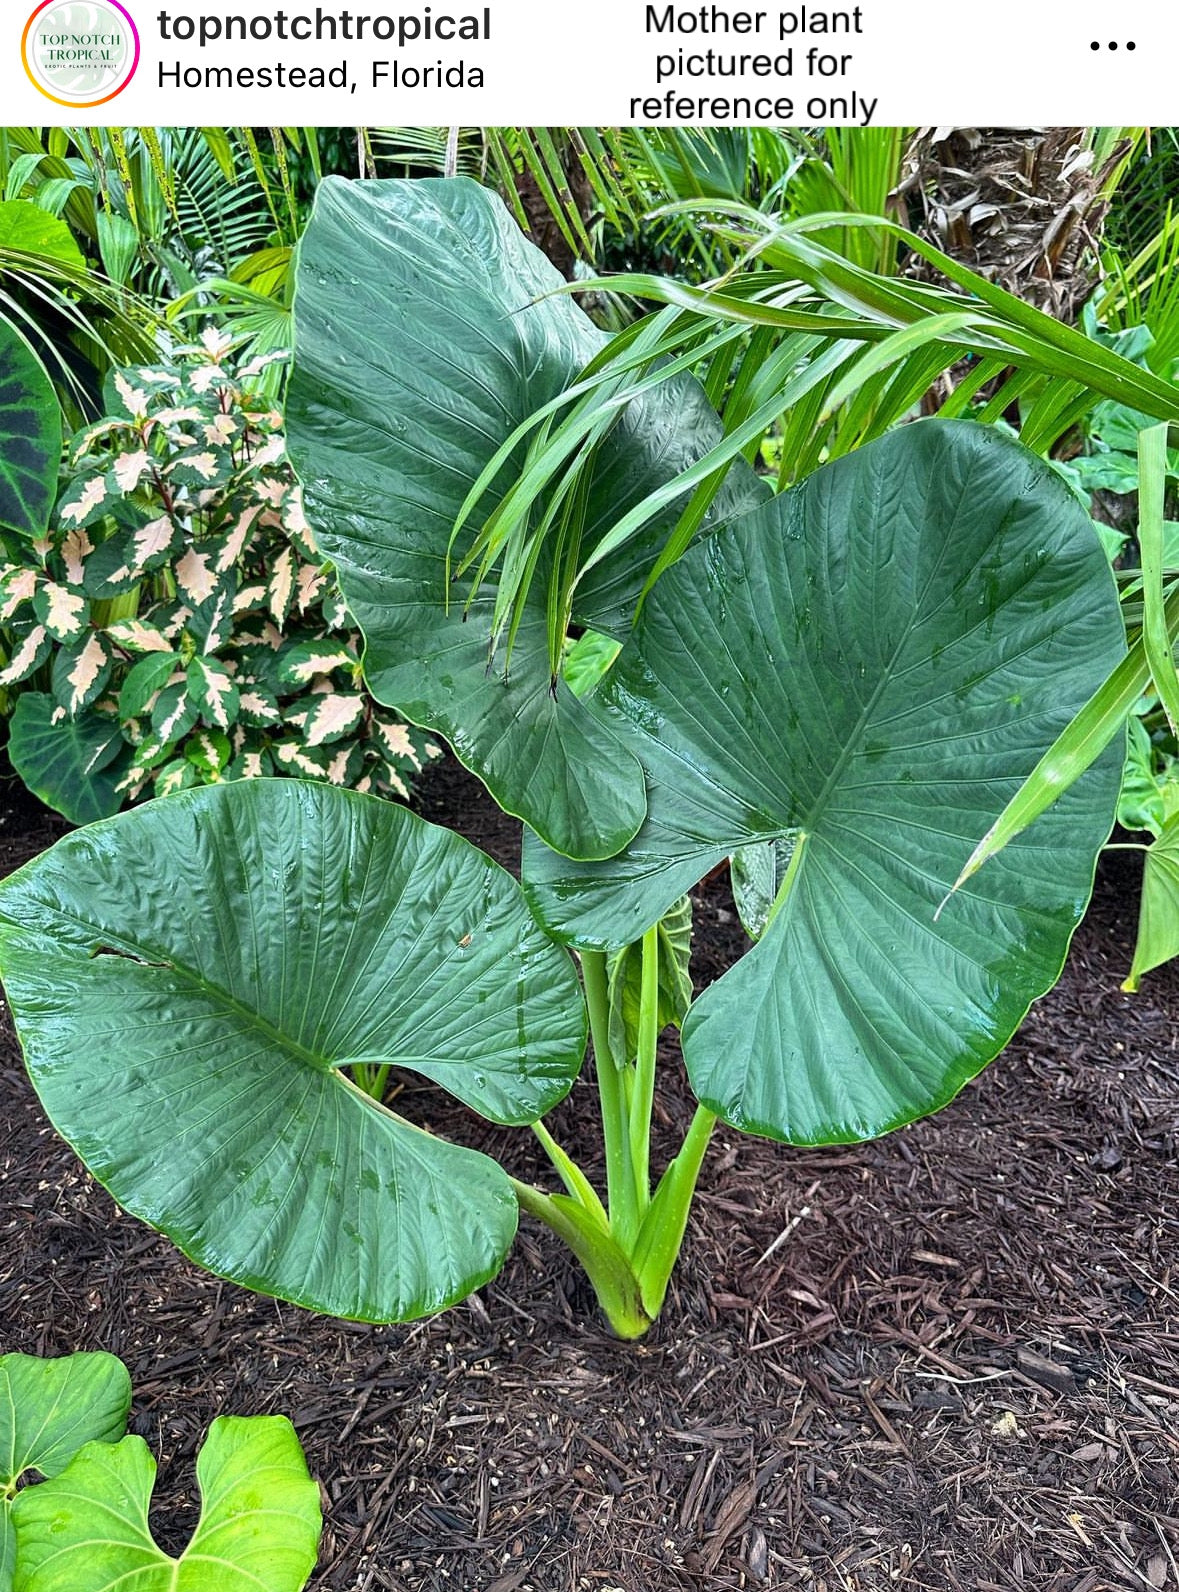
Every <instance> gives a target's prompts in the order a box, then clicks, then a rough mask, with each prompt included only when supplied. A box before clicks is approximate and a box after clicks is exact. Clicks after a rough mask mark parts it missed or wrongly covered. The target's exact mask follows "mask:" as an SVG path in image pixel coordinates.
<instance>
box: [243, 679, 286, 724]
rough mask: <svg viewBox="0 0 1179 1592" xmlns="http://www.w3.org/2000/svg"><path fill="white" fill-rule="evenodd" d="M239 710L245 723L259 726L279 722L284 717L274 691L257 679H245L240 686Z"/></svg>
mask: <svg viewBox="0 0 1179 1592" xmlns="http://www.w3.org/2000/svg"><path fill="white" fill-rule="evenodd" d="M238 711H239V713H240V715H241V719H242V722H243V723H244V724H252V725H254V726H256V727H257V728H262V727H263V726H265V725H268V724H277V723H278V722H279V721H280V719H281V718H282V714H281V712H280V711H279V706H278V703H277V701H276V700H275V698H274V695H273V693H272V692H270V691H268V690H267V689H266V687H265V686H264V685H259V684H258V683H257V681H248V682H245V681H243V683H242V684H241V685H240V686H239V687H238Z"/></svg>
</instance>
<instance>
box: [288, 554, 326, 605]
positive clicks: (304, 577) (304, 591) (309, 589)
mask: <svg viewBox="0 0 1179 1592" xmlns="http://www.w3.org/2000/svg"><path fill="white" fill-rule="evenodd" d="M327 583H328V578H327V574H326V572H325V571H324V570H323V569H320V568H318V567H317V566H316V565H315V564H300V565H299V581H298V595H297V597H296V599H295V606H296V607H297V608H298V610H299V612H300V613H301V614H305V613H306V612H307V610H308V609H309V608H310V607H311V605H312V604H313V603H315V602H317V601H318V600H319V598H320V597H321V596H322V595H323V592H324V590H325V589H326V587H327Z"/></svg>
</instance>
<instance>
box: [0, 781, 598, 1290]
mask: <svg viewBox="0 0 1179 1592" xmlns="http://www.w3.org/2000/svg"><path fill="white" fill-rule="evenodd" d="M0 963H2V968H3V975H4V980H5V985H6V988H7V992H8V999H9V1002H10V1005H11V1007H12V1010H13V1014H14V1017H15V1019H16V1024H17V1028H18V1031H19V1033H20V1036H21V1039H22V1042H23V1044H24V1047H25V1054H26V1057H27V1059H28V1065H29V1071H30V1073H31V1074H32V1077H33V1081H34V1083H35V1085H36V1087H37V1090H38V1092H39V1094H40V1095H41V1099H42V1101H43V1103H44V1105H45V1108H46V1110H47V1111H48V1113H49V1116H50V1117H51V1119H52V1120H53V1122H54V1124H55V1126H56V1127H57V1128H58V1130H59V1131H60V1132H61V1133H62V1134H63V1135H64V1136H65V1137H66V1138H67V1139H69V1141H70V1142H71V1143H72V1144H73V1146H74V1147H75V1149H76V1150H77V1151H78V1153H79V1154H80V1155H81V1157H82V1159H83V1160H84V1161H85V1162H86V1164H87V1165H88V1166H89V1167H90V1169H91V1171H92V1172H93V1173H94V1175H95V1176H96V1177H97V1178H98V1179H99V1181H100V1182H102V1183H103V1184H105V1185H106V1187H107V1188H109V1189H110V1191H111V1193H112V1194H113V1195H114V1196H115V1198H116V1199H117V1200H119V1202H120V1203H121V1204H123V1205H125V1206H126V1207H127V1209H128V1210H130V1211H132V1212H133V1213H134V1214H136V1215H138V1216H141V1217H142V1218H143V1219H144V1220H145V1221H148V1222H150V1223H151V1224H152V1225H153V1226H155V1227H158V1228H160V1229H162V1230H163V1231H164V1232H166V1233H168V1234H169V1235H170V1236H171V1237H172V1238H173V1239H174V1240H175V1242H176V1243H177V1244H178V1245H179V1246H180V1248H181V1249H183V1250H184V1252H185V1253H186V1254H188V1255H190V1256H191V1257H192V1258H193V1259H195V1260H197V1261H199V1262H200V1263H201V1264H202V1265H205V1266H207V1267H209V1268H210V1269H211V1270H213V1271H215V1272H218V1273H221V1274H223V1275H225V1276H229V1277H232V1278H234V1279H235V1280H236V1281H238V1282H241V1283H244V1284H245V1285H246V1286H248V1287H252V1288H257V1289H259V1290H261V1291H262V1292H264V1293H272V1294H277V1295H279V1296H280V1297H282V1298H286V1299H291V1300H294V1301H295V1302H296V1303H299V1304H305V1305H308V1306H310V1307H312V1308H314V1309H317V1310H323V1311H326V1312H330V1313H332V1314H335V1315H342V1316H351V1317H356V1318H358V1319H362V1320H393V1319H407V1318H409V1317H413V1316H418V1315H422V1314H425V1313H427V1312H430V1311H435V1310H441V1309H443V1308H444V1307H445V1306H446V1305H448V1304H451V1303H453V1302H454V1300H456V1299H459V1298H462V1297H463V1296H464V1295H465V1294H467V1293H469V1292H470V1290H471V1289H472V1288H475V1287H477V1286H478V1285H479V1284H480V1283H481V1282H483V1281H485V1280H486V1279H487V1278H488V1277H490V1276H492V1275H493V1274H494V1273H495V1272H496V1271H497V1270H498V1269H499V1266H500V1265H501V1263H502V1260H503V1256H504V1254H505V1252H506V1250H507V1247H508V1245H509V1244H510V1242H511V1240H512V1237H513V1234H514V1232H515V1226H516V1217H517V1208H516V1201H515V1197H514V1195H513V1193H512V1188H511V1184H510V1182H509V1180H508V1179H507V1177H506V1176H505V1174H504V1173H503V1172H502V1171H501V1170H500V1169H499V1168H498V1167H497V1166H496V1165H495V1163H494V1162H492V1161H490V1160H488V1159H486V1158H485V1157H483V1156H481V1155H478V1154H476V1153H475V1152H473V1151H471V1150H466V1149H461V1148H458V1147H456V1146H454V1145H451V1144H448V1143H447V1142H446V1141H444V1140H441V1139H437V1138H434V1137H433V1136H432V1135H430V1134H429V1133H426V1132H423V1131H422V1129H421V1128H419V1127H415V1126H411V1125H410V1124H409V1123H408V1122H406V1121H404V1120H403V1119H402V1118H400V1117H398V1116H396V1115H394V1114H393V1113H392V1112H390V1111H386V1110H384V1109H383V1108H381V1107H379V1106H377V1105H375V1104H374V1103H373V1102H372V1101H371V1100H370V1099H369V1098H368V1097H367V1096H366V1095H364V1094H362V1093H361V1092H360V1090H359V1089H358V1088H357V1087H356V1086H355V1084H353V1083H352V1082H351V1080H350V1079H348V1078H347V1077H346V1076H345V1075H344V1074H343V1073H342V1072H341V1071H340V1069H341V1068H342V1067H346V1066H348V1065H349V1064H355V1063H357V1062H365V1063H370V1064H372V1063H378V1064H385V1063H391V1064H395V1065H397V1066H401V1067H407V1068H411V1069H413V1070H414V1071H416V1072H419V1073H421V1074H423V1075H424V1076H426V1077H427V1078H430V1079H433V1080H434V1081H435V1082H437V1083H439V1084H441V1085H443V1087H445V1088H446V1089H448V1090H450V1091H451V1093H453V1094H454V1095H456V1096H458V1098H459V1099H461V1100H462V1101H464V1102H465V1103H466V1104H467V1105H469V1106H471V1107H473V1108H474V1109H475V1110H476V1111H478V1112H481V1113H482V1114H483V1115H484V1116H486V1117H489V1118H491V1119H492V1120H494V1121H497V1122H512V1123H523V1122H528V1121H531V1120H533V1119H534V1118H537V1117H540V1116H541V1115H543V1114H544V1112H546V1111H547V1110H549V1108H550V1107H551V1106H552V1105H553V1104H554V1103H555V1102H556V1101H557V1100H559V1099H560V1098H561V1096H562V1095H564V1094H565V1092H566V1091H567V1090H568V1088H569V1085H570V1083H571V1082H572V1080H573V1078H574V1076H575V1075H576V1072H577V1070H578V1067H579V1065H580V1062H581V1058H582V1053H583V1050H584V1044H585V1012H584V1006H583V1002H582V999H581V994H580V990H579V987H578V984H577V979H576V975H575V974H574V971H573V968H572V965H571V963H570V959H569V957H568V955H567V954H566V953H565V952H564V951H562V950H560V949H559V948H558V947H556V946H554V945H553V944H552V942H551V941H550V940H548V939H547V938H546V936H545V935H544V934H543V933H542V932H541V930H540V929H539V928H538V927H537V925H536V923H535V921H534V919H533V918H532V917H531V915H530V913H529V912H528V910H527V908H526V907H525V905H524V902H523V899H522V897H521V896H520V892H519V887H518V886H517V885H516V883H515V881H514V880H513V879H512V878H511V877H510V876H509V875H508V874H506V873H505V872H504V871H503V870H502V869H501V868H499V867H497V866H496V865H495V864H494V863H492V862H491V861H490V860H489V859H488V858H486V857H484V856H483V855H482V853H481V852H479V851H477V850H476V849H475V848H474V847H473V846H471V845H469V844H468V843H467V842H466V841H464V840H462V839H460V838H459V837H458V836H457V835H452V834H451V833H449V832H448V831H446V830H442V829H438V828H435V827H434V826H433V825H431V824H427V823H424V822H423V821H422V820H421V819H419V818H416V817H414V815H413V814H411V813H409V812H408V811H406V809H404V808H402V807H398V806H395V805H393V804H391V803H387V802H382V801H378V800H377V799H376V798H373V797H365V796H358V795H356V794H354V793H351V792H345V791H340V790H334V789H330V788H328V787H325V786H323V785H317V784H302V783H297V782H295V781H289V780H250V781H244V782H241V783H235V784H231V785H223V786H212V787H207V788H204V789H200V790H192V791H186V792H184V793H182V794H180V795H177V796H173V797H169V798H167V799H166V800H160V801H155V802H151V803H150V804H149V805H147V806H145V807H142V808H139V809H137V810H134V811H132V812H128V813H123V814H120V815H119V816H118V817H116V818H111V819H107V820H106V821H105V822H103V823H99V824H94V825H92V826H91V827H90V828H89V829H86V830H82V831H79V832H78V833H76V834H72V835H68V836H67V837H66V838H65V839H64V840H61V841H59V842H58V844H57V845H56V846H55V847H54V848H53V849H52V850H51V851H49V852H46V853H45V854H44V855H43V856H41V857H39V858H37V859H36V860H35V861H34V862H31V863H29V864H28V865H27V866H26V867H24V868H22V869H21V870H20V871H19V872H18V873H16V874H14V875H12V877H11V878H9V879H8V880H6V881H5V882H4V883H3V884H2V885H0Z"/></svg>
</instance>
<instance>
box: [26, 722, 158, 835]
mask: <svg viewBox="0 0 1179 1592" xmlns="http://www.w3.org/2000/svg"><path fill="white" fill-rule="evenodd" d="M126 751H127V747H126V742H125V741H124V740H123V734H122V731H121V729H120V728H119V721H118V719H116V718H112V717H111V716H110V715H108V714H98V713H94V712H91V711H90V710H89V709H88V708H83V709H82V710H81V712H79V713H78V714H76V715H74V716H71V715H69V714H68V713H66V712H65V711H64V710H63V709H60V708H59V707H58V705H57V703H56V702H55V701H54V699H53V698H52V697H51V696H49V695H48V694H47V693H46V692H44V691H26V692H24V693H23V694H22V695H21V696H20V697H19V698H18V699H17V704H16V711H15V713H14V714H13V715H12V725H11V729H10V732H9V739H8V755H9V757H10V758H11V759H12V766H13V768H15V769H16V771H17V773H18V774H19V775H20V777H21V779H23V780H24V782H25V784H26V785H27V786H28V787H29V789H30V790H31V791H32V792H33V793H34V795H36V796H39V797H40V798H41V800H42V801H43V802H47V803H48V804H49V806H50V807H53V808H55V809H56V810H57V811H58V812H59V813H63V814H64V815H65V817H66V818H68V819H69V820H70V822H71V823H72V824H89V823H93V821H94V820H95V819H96V818H109V817H110V816H111V814H112V813H117V812H118V810H119V808H120V806H121V805H122V801H123V798H122V796H121V795H120V794H119V792H118V790H117V789H116V786H117V785H118V783H119V779H120V777H121V776H122V773H123V769H124V767H125V764H126V762H127V757H128V756H129V755H130V754H129V753H128V754H127V756H123V755H122V754H124V753H125V752H126Z"/></svg>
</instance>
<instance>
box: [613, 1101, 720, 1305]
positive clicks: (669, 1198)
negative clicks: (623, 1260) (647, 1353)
mask: <svg viewBox="0 0 1179 1592" xmlns="http://www.w3.org/2000/svg"><path fill="white" fill-rule="evenodd" d="M715 1126H716V1117H715V1116H714V1115H713V1113H712V1112H711V1111H709V1110H708V1109H707V1108H706V1107H704V1106H697V1107H696V1114H695V1116H694V1117H693V1118H692V1125H691V1127H690V1128H689V1129H688V1132H687V1134H686V1136H685V1138H684V1142H683V1144H682V1145H681V1147H680V1153H679V1154H678V1155H677V1156H676V1158H675V1160H674V1161H672V1162H671V1164H670V1165H669V1166H668V1168H667V1170H666V1172H664V1174H663V1176H662V1177H661V1178H660V1179H659V1187H658V1188H657V1189H656V1190H655V1197H654V1199H653V1200H652V1201H651V1208H650V1209H649V1210H648V1212H647V1215H646V1217H645V1219H644V1221H643V1225H642V1227H641V1228H640V1230H639V1237H638V1242H637V1243H636V1245H635V1250H634V1262H633V1264H634V1270H635V1274H636V1275H637V1277H638V1279H639V1291H640V1295H641V1298H642V1301H643V1308H644V1309H645V1310H646V1312H647V1314H648V1315H649V1316H650V1317H651V1319H652V1321H654V1319H655V1317H656V1316H657V1315H658V1314H659V1312H660V1310H661V1309H662V1307H663V1298H664V1295H665V1294H666V1293H667V1285H668V1282H669V1281H670V1280H671V1273H672V1269H673V1268H674V1266H675V1263H676V1261H677V1259H678V1258H679V1253H680V1248H681V1246H682V1245H683V1242H684V1231H685V1229H686V1228H687V1225H688V1212H689V1211H690V1210H691V1208H692V1196H693V1195H694V1194H695V1192H696V1179H697V1178H698V1177H699V1175H700V1166H701V1163H702V1162H703V1160H704V1152H705V1151H706V1150H707V1148H708V1141H709V1139H710V1138H711V1137H712V1130H713V1128H714V1127H715Z"/></svg>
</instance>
